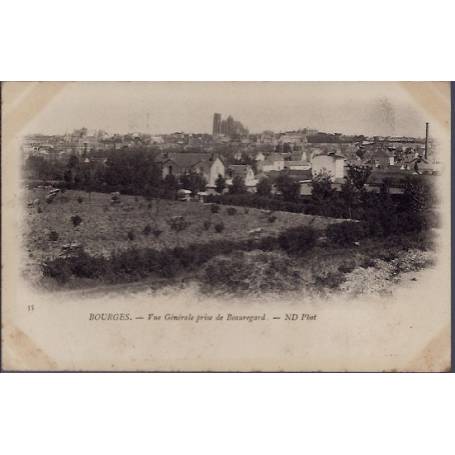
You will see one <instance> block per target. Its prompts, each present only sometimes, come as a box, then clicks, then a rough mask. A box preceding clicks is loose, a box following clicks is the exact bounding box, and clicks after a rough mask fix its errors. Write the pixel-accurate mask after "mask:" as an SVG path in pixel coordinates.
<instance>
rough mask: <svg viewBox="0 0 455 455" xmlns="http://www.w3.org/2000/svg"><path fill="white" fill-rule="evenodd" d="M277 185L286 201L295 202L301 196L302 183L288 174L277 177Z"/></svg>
mask: <svg viewBox="0 0 455 455" xmlns="http://www.w3.org/2000/svg"><path fill="white" fill-rule="evenodd" d="M276 186H277V188H278V190H279V191H280V193H281V194H282V196H283V199H284V200H285V201H289V202H295V201H297V200H298V199H299V197H300V184H299V182H296V181H295V180H294V179H292V178H291V177H289V175H287V174H283V175H280V176H279V177H278V178H277V179H276Z"/></svg>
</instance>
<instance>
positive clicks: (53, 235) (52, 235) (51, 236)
mask: <svg viewBox="0 0 455 455" xmlns="http://www.w3.org/2000/svg"><path fill="white" fill-rule="evenodd" d="M49 240H50V241H51V242H56V241H57V240H58V233H57V232H55V231H51V232H49Z"/></svg>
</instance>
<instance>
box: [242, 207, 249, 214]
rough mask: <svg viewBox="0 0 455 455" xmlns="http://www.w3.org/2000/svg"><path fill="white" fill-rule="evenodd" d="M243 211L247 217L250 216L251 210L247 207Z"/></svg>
mask: <svg viewBox="0 0 455 455" xmlns="http://www.w3.org/2000/svg"><path fill="white" fill-rule="evenodd" d="M243 211H244V212H245V215H246V214H248V213H249V212H250V209H249V208H248V207H245V208H244V209H243Z"/></svg>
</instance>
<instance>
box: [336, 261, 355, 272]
mask: <svg viewBox="0 0 455 455" xmlns="http://www.w3.org/2000/svg"><path fill="white" fill-rule="evenodd" d="M355 267H356V263H355V261H354V260H353V259H351V260H345V261H343V262H342V263H341V265H340V266H339V267H338V271H339V272H341V273H351V272H352V271H353V270H354V269H355Z"/></svg>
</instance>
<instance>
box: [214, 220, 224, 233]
mask: <svg viewBox="0 0 455 455" xmlns="http://www.w3.org/2000/svg"><path fill="white" fill-rule="evenodd" d="M214 227H215V232H218V234H221V233H222V232H223V231H224V223H217V224H215V226H214Z"/></svg>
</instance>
